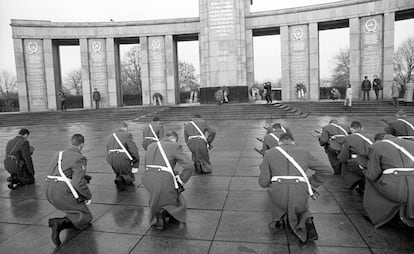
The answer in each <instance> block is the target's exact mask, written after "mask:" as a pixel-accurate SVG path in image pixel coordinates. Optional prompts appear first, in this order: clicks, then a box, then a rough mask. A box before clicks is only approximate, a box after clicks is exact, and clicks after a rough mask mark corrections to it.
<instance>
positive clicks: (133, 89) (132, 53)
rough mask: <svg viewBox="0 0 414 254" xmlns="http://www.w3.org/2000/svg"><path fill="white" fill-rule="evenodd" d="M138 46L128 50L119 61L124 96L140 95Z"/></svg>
mask: <svg viewBox="0 0 414 254" xmlns="http://www.w3.org/2000/svg"><path fill="white" fill-rule="evenodd" d="M139 53H140V48H139V46H135V47H132V48H131V49H129V50H128V51H127V52H126V53H125V56H124V57H123V59H122V61H121V84H122V90H123V93H124V94H139V93H141V89H142V88H141V66H140V59H139Z"/></svg>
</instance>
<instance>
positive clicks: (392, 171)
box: [381, 139, 414, 174]
mask: <svg viewBox="0 0 414 254" xmlns="http://www.w3.org/2000/svg"><path fill="white" fill-rule="evenodd" d="M381 142H386V143H388V144H390V145H392V146H394V147H395V148H397V149H398V150H399V151H400V152H402V153H403V154H405V155H406V156H407V157H408V158H409V159H410V160H411V161H412V162H414V155H412V154H411V153H410V152H408V151H407V149H405V148H404V147H402V146H400V145H397V144H396V143H394V142H392V141H391V140H386V139H384V140H382V141H381ZM395 171H407V172H409V171H414V168H389V169H386V170H384V171H383V172H382V173H383V174H392V173H394V172H395Z"/></svg>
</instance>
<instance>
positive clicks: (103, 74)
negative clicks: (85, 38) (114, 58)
mask: <svg viewBox="0 0 414 254" xmlns="http://www.w3.org/2000/svg"><path fill="white" fill-rule="evenodd" d="M105 49H106V45H105V39H91V40H89V56H90V57H89V61H90V62H89V65H90V75H91V89H92V90H94V89H95V88H98V91H99V92H100V94H101V104H102V105H107V103H108V89H107V68H106V65H107V64H106V50H105Z"/></svg>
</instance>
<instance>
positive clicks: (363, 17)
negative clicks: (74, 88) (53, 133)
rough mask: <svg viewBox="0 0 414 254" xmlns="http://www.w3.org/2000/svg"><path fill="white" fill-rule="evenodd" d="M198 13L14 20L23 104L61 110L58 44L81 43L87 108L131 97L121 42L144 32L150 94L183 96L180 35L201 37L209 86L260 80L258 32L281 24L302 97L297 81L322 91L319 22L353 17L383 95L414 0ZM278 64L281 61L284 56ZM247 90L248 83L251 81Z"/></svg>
mask: <svg viewBox="0 0 414 254" xmlns="http://www.w3.org/2000/svg"><path fill="white" fill-rule="evenodd" d="M199 7H200V13H199V17H195V18H183V19H168V20H153V21H131V22H94V23H89V22H76V23H73V22H51V21H39V20H38V21H34V20H12V22H11V26H12V31H13V41H14V50H15V58H16V71H17V83H18V89H19V90H18V91H19V104H20V111H42V110H56V109H57V105H58V99H57V94H58V91H60V90H61V87H62V77H61V75H60V61H59V58H60V57H59V46H62V45H79V46H80V54H81V68H82V88H83V105H84V108H91V107H92V92H93V89H94V88H95V87H96V88H98V90H99V91H100V93H101V98H102V100H101V102H100V104H101V106H102V107H119V106H121V105H122V96H121V91H120V90H121V89H120V57H119V45H120V44H121V43H125V42H131V41H134V42H137V43H138V42H139V44H140V48H141V51H140V54H141V55H140V59H141V62H140V64H141V82H142V100H143V104H144V105H148V104H151V102H152V101H151V100H152V98H151V97H152V94H153V93H154V92H159V93H161V94H162V95H163V97H164V103H166V104H169V105H173V104H177V103H179V84H178V60H177V42H178V41H181V40H198V41H199V45H200V66H201V70H200V79H201V80H200V81H201V84H200V86H201V88H208V87H221V86H228V87H233V86H237V87H240V86H241V87H243V86H245V87H250V86H252V85H253V84H254V52H253V36H260V35H268V34H280V37H281V45H282V46H281V47H282V48H281V52H282V66H281V67H282V100H283V101H294V100H297V99H298V95H297V92H296V84H298V83H303V84H304V85H305V86H306V87H307V91H309V92H308V93H307V95H306V98H305V99H306V100H311V101H317V100H319V82H320V81H319V38H318V35H319V30H323V29H331V28H340V27H349V28H350V29H349V30H350V80H351V84H352V89H353V90H354V91H353V96H354V97H355V99H358V98H359V96H360V95H359V94H360V84H361V80H362V79H363V76H365V75H367V76H369V77H372V76H373V75H374V74H376V75H378V76H379V77H380V78H381V79H382V80H383V83H384V97H385V98H388V97H389V96H390V94H391V92H390V87H391V83H392V80H393V54H394V22H395V20H398V19H404V18H411V17H413V16H414V15H413V13H414V1H409V0H345V1H339V2H334V3H329V4H322V5H315V6H308V7H299V8H292V9H285V10H273V11H265V12H255V13H251V12H250V0H200V1H199ZM275 68H277V67H276V66H275ZM245 90H247V89H245Z"/></svg>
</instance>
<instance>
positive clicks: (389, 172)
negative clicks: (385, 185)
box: [382, 168, 414, 175]
mask: <svg viewBox="0 0 414 254" xmlns="http://www.w3.org/2000/svg"><path fill="white" fill-rule="evenodd" d="M395 171H403V172H413V173H414V168H388V169H386V170H384V171H382V173H383V174H384V175H389V174H394V173H396V172H395Z"/></svg>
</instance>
